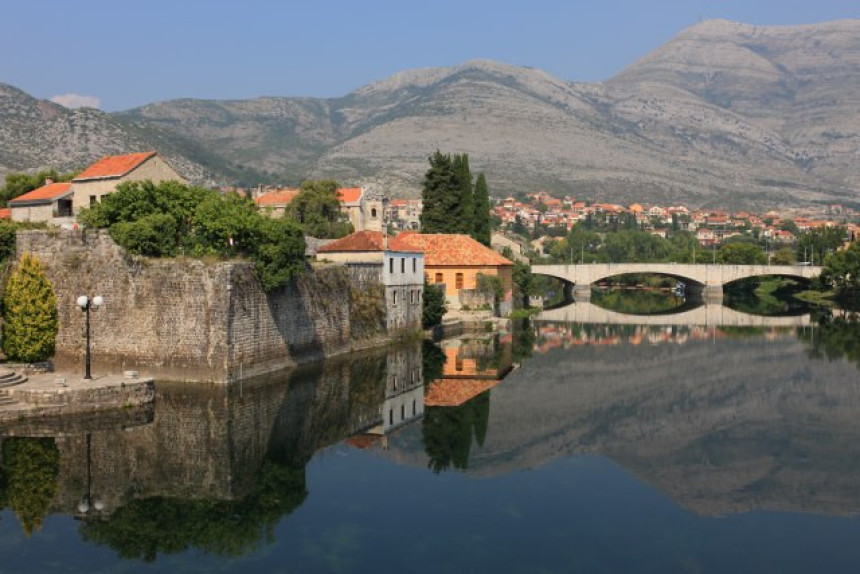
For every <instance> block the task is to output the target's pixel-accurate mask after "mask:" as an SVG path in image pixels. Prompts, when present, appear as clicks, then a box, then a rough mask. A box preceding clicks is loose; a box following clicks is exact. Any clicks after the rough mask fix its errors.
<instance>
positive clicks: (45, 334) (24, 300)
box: [3, 253, 57, 363]
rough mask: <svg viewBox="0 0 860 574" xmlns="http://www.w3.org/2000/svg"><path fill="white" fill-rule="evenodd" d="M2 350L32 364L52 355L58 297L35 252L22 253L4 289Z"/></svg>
mask: <svg viewBox="0 0 860 574" xmlns="http://www.w3.org/2000/svg"><path fill="white" fill-rule="evenodd" d="M3 310H4V318H5V321H4V323H3V352H4V353H6V356H7V357H8V358H10V359H12V360H16V361H24V362H27V363H32V362H35V361H44V360H45V359H47V358H49V357H50V356H51V355H53V354H54V343H55V340H56V338H57V296H56V295H55V294H54V288H53V287H51V282H50V281H49V280H48V278H47V277H46V276H45V272H44V270H43V269H42V264H41V263H40V262H39V260H38V259H37V258H36V256H35V255H30V254H29V253H25V254H24V256H23V257H22V258H21V262H20V263H19V264H18V268H17V269H16V270H15V271H14V273H12V275H11V276H10V277H9V281H8V282H7V283H6V289H5V290H4V291H3Z"/></svg>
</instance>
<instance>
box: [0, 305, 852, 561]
mask: <svg viewBox="0 0 860 574" xmlns="http://www.w3.org/2000/svg"><path fill="white" fill-rule="evenodd" d="M557 316H559V315H558V314H556V315H555V316H554V317H557ZM702 316H705V315H702ZM714 316H716V315H713V314H711V315H707V316H705V317H706V318H707V317H714ZM719 316H720V317H723V319H722V321H724V322H726V323H733V324H725V325H720V326H718V325H713V324H710V325H696V324H687V325H659V324H647V325H646V324H635V323H628V322H626V320H623V319H618V318H617V317H616V318H615V319H612V320H614V321H622V323H623V324H613V323H607V322H606V321H608V320H609V319H607V318H604V319H602V322H600V323H576V322H573V323H571V322H564V321H557V320H540V319H538V320H535V321H533V322H532V323H530V324H527V325H525V326H524V327H523V328H521V329H517V330H515V331H514V332H513V333H504V334H502V335H499V336H489V335H487V336H480V335H476V336H471V337H469V338H464V339H458V340H451V341H445V342H443V343H442V344H441V345H438V346H432V345H428V344H425V345H424V346H420V345H414V346H407V347H403V348H398V349H393V350H387V351H381V352H377V353H372V354H368V355H362V356H360V357H351V358H349V359H346V360H340V361H329V362H326V363H324V364H320V365H316V366H313V367H311V368H305V369H301V370H298V371H294V372H291V373H288V374H284V375H280V376H277V377H269V378H267V379H263V380H255V381H248V382H245V383H242V384H236V385H232V386H230V387H229V388H227V387H214V386H206V385H193V386H188V385H185V386H183V385H180V384H159V385H157V396H156V403H155V406H154V408H153V409H149V410H143V411H130V410H126V411H122V412H118V413H111V414H108V415H100V416H97V417H88V418H82V419H74V420H68V419H66V420H46V421H40V422H39V423H38V424H35V423H31V424H19V425H12V426H8V427H4V428H2V429H0V432H2V436H3V439H2V444H0V447H2V459H0V462H2V477H0V505H2V507H3V508H5V510H3V511H2V514H0V553H2V557H3V559H2V561H0V571H2V572H42V571H44V572H65V571H69V572H78V571H80V572H162V571H164V572H175V571H190V572H211V571H223V572H247V571H258V572H386V571H394V570H401V571H408V572H434V573H436V572H660V573H665V572H733V573H735V572H857V571H858V564H860V545H859V544H858V543H857V541H858V540H860V519H858V513H860V324H858V323H855V322H850V321H848V320H847V319H844V318H842V317H839V316H837V317H831V318H829V319H828V320H827V321H825V322H824V323H819V322H818V321H817V320H814V319H813V318H810V317H809V316H799V317H795V319H796V320H797V324H796V325H794V326H786V321H787V319H785V318H780V320H779V321H776V326H772V325H768V324H767V321H764V320H759V321H758V323H759V324H758V325H757V326H755V327H752V328H750V327H741V326H738V325H737V324H736V323H738V322H743V321H746V319H743V318H740V319H739V318H738V316H736V315H733V314H730V313H725V314H723V315H719ZM667 317H670V316H667ZM687 317H694V316H693V315H687ZM691 320H695V319H691ZM707 320H712V319H707ZM652 321H653V318H651V319H642V322H643V323H651V322H652ZM780 321H781V322H780ZM657 322H659V321H657ZM664 322H666V323H670V322H671V320H670V319H666V320H665V321H664Z"/></svg>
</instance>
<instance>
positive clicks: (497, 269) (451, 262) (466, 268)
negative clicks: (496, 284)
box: [392, 232, 514, 315]
mask: <svg viewBox="0 0 860 574" xmlns="http://www.w3.org/2000/svg"><path fill="white" fill-rule="evenodd" d="M395 245H396V247H394V246H395ZM392 247H393V248H396V249H403V250H418V251H422V252H423V253H424V272H425V273H426V275H427V280H428V282H429V283H431V284H444V285H445V297H446V299H447V301H448V308H449V309H460V308H462V307H463V305H468V306H470V307H471V306H478V305H480V304H482V303H487V301H486V297H484V296H482V295H481V294H480V293H478V292H477V291H476V288H477V286H478V275H489V276H495V277H499V278H500V279H501V280H502V287H503V289H504V295H503V296H502V301H501V304H500V309H499V312H500V313H501V314H502V315H507V314H508V313H510V312H511V310H512V309H513V295H512V289H513V278H512V277H513V267H514V264H513V263H512V262H511V261H510V260H508V259H506V258H504V257H502V256H501V255H499V254H498V253H496V252H495V251H493V250H492V249H490V248H489V247H486V246H484V245H482V244H481V243H479V242H477V241H475V240H474V239H472V238H471V237H469V236H468V235H461V234H453V233H450V234H449V233H433V234H422V233H414V232H406V233H401V234H400V235H398V236H397V237H396V238H394V240H393V242H392Z"/></svg>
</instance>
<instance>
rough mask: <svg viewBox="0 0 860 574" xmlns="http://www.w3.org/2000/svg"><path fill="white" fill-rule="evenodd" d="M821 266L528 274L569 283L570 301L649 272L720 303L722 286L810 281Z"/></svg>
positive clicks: (646, 267)
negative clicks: (603, 284)
mask: <svg viewBox="0 0 860 574" xmlns="http://www.w3.org/2000/svg"><path fill="white" fill-rule="evenodd" d="M821 269H822V268H821V267H813V266H809V265H807V266H804V265H691V264H674V263H589V264H586V265H534V266H532V273H535V274H538V275H547V276H549V277H555V278H556V279H561V280H562V281H564V282H565V283H567V284H573V285H575V287H574V288H573V295H574V298H575V299H577V300H581V299H588V298H589V297H590V294H591V284H592V283H596V282H598V281H601V280H603V279H607V278H609V277H614V276H616V275H624V274H627V273H650V274H654V275H666V276H669V277H674V278H676V279H679V280H681V281H684V282H685V283H686V284H687V291H688V292H690V293H693V294H699V293H701V294H702V295H703V297H704V298H705V299H706V300H720V299H722V296H723V286H724V285H726V284H727V283H731V282H732V281H737V280H739V279H746V278H747V277H759V276H763V275H775V276H779V277H794V278H799V279H806V280H809V279H812V278H814V277H818V276H819V275H821Z"/></svg>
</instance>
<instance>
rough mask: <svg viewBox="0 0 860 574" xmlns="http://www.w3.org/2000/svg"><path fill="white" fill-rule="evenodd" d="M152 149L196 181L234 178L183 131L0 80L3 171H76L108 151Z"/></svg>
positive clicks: (0, 174)
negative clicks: (63, 102)
mask: <svg viewBox="0 0 860 574" xmlns="http://www.w3.org/2000/svg"><path fill="white" fill-rule="evenodd" d="M149 149H157V150H158V151H159V153H161V154H162V155H163V156H164V157H166V158H167V160H168V161H169V162H170V163H171V164H172V165H173V166H174V167H176V168H177V169H178V170H179V172H180V173H182V174H183V175H185V176H186V177H188V178H189V179H191V180H192V181H195V182H198V183H203V184H212V183H215V182H217V181H220V180H223V179H225V178H229V177H235V174H234V173H231V172H230V171H229V170H225V169H224V168H223V167H221V166H220V165H219V162H220V159H217V158H214V157H213V156H212V155H211V154H210V153H209V152H208V151H207V150H206V149H205V148H204V147H202V146H201V145H199V144H198V143H197V142H194V141H192V140H189V139H187V138H184V137H183V136H181V135H180V134H176V133H173V132H168V131H165V130H163V129H161V128H158V127H157V126H152V125H148V124H143V123H136V122H132V121H127V120H123V119H121V118H117V117H115V116H112V115H110V114H107V113H105V112H102V111H99V110H96V109H93V108H79V109H74V110H70V109H67V108H64V107H63V106H60V105H58V104H55V103H53V102H49V101H46V100H39V99H36V98H34V97H32V96H30V95H29V94H26V93H25V92H23V91H21V90H19V89H17V88H14V87H12V86H9V85H6V84H2V83H0V176H2V175H3V174H5V173H10V172H14V171H25V170H36V169H39V168H49V167H53V168H56V169H58V170H60V171H66V170H78V169H83V168H84V167H86V166H87V165H89V164H91V163H92V162H94V161H95V160H97V159H98V158H100V157H102V156H104V155H111V154H121V153H127V152H132V151H142V150H149Z"/></svg>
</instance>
